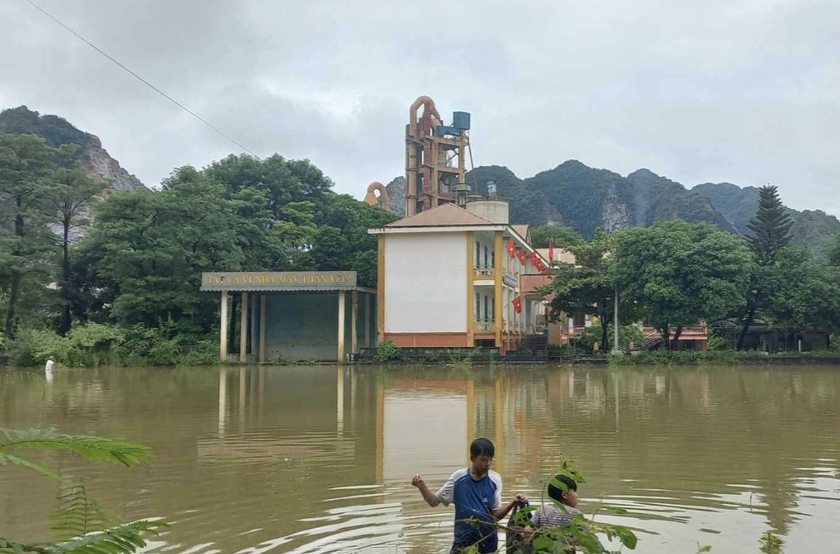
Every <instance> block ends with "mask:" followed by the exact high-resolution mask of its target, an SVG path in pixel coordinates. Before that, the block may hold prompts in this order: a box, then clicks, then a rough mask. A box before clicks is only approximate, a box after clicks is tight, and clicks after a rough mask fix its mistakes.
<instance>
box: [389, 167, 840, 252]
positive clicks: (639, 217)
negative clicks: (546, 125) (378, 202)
mask: <svg viewBox="0 0 840 554" xmlns="http://www.w3.org/2000/svg"><path fill="white" fill-rule="evenodd" d="M466 180H467V183H468V184H471V185H473V186H474V187H475V186H476V185H477V187H478V190H479V191H480V192H482V193H486V192H487V182H488V181H495V182H496V186H497V190H498V194H499V196H500V197H501V198H504V199H506V200H508V201H509V202H510V217H511V221H512V222H513V223H530V224H532V225H534V226H538V225H542V224H545V223H563V224H566V225H570V226H572V227H574V229H575V230H577V231H578V232H579V233H581V234H583V235H584V236H585V237H591V236H592V235H593V234H594V232H595V229H596V228H598V227H600V228H602V229H605V230H608V231H612V230H615V229H623V228H626V227H631V226H636V225H639V226H648V225H651V224H652V223H653V222H655V221H659V220H667V219H684V220H686V221H708V222H710V223H713V224H715V225H717V226H718V227H720V228H721V229H723V230H725V231H729V232H731V233H736V234H739V235H748V234H749V229H748V227H747V223H748V222H749V220H750V219H751V218H752V217H753V215H754V214H755V212H756V210H757V209H758V189H757V188H756V187H744V188H741V187H739V186H737V185H733V184H731V183H717V184H715V183H704V184H702V185H697V186H695V187H693V188H686V187H685V186H684V185H682V184H681V183H678V182H676V181H672V180H670V179H668V178H666V177H663V176H660V175H657V174H656V173H654V172H652V171H650V170H649V169H639V170H637V171H634V172H633V173H630V174H629V175H627V176H626V177H623V176H621V175H619V174H618V173H614V172H612V171H608V170H606V169H596V168H591V167H588V166H586V165H585V164H583V163H581V162H579V161H577V160H569V161H567V162H564V163H562V164H560V165H558V166H557V167H555V168H554V169H551V170H548V171H543V172H541V173H538V174H537V175H534V176H533V177H529V178H526V179H520V178H519V177H517V176H516V175H515V174H514V173H513V172H512V171H510V170H509V169H508V168H506V167H502V166H482V167H477V168H476V169H475V170H474V171H471V172H469V173H468V174H467V176H466ZM400 186H402V187H403V188H404V186H405V185H404V180H403V181H400V182H398V181H397V180H394V181H393V182H392V183H391V184H389V185H388V187H389V189H388V190H389V193H390V195H391V205H392V206H397V205H398V204H397V203H395V200H394V198H395V197H398V198H404V194H405V193H404V192H402V193H400V192H399V191H397V190H396V189H398V188H399V187H400ZM392 188H393V189H394V190H393V191H392ZM397 202H399V201H397ZM399 209H400V210H402V209H404V208H403V207H402V206H401V205H399ZM790 213H791V217H792V219H793V220H794V225H793V227H792V229H791V233H792V234H793V240H792V243H793V244H796V245H807V246H811V247H812V248H813V249H814V250H815V251H816V252H817V253H818V254H819V255H821V256H822V255H825V254H826V253H827V251H828V248H829V245H830V243H831V241H832V239H833V237H834V236H836V235H837V234H838V233H840V221H838V219H837V218H836V217H834V216H833V215H829V214H826V213H825V212H822V211H820V210H814V211H811V210H805V211H802V212H799V211H797V210H793V209H791V210H790Z"/></svg>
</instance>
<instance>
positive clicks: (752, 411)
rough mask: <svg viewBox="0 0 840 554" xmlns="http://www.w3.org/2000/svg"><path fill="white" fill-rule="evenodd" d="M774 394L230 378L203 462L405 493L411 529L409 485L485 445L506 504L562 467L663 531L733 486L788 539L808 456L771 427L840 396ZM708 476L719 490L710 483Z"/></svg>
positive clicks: (599, 379)
mask: <svg viewBox="0 0 840 554" xmlns="http://www.w3.org/2000/svg"><path fill="white" fill-rule="evenodd" d="M716 385H717V386H716ZM777 385H779V381H778V376H776V379H775V380H773V381H772V382H771V381H770V380H769V378H767V377H766V376H765V375H764V374H763V373H760V372H752V373H750V372H741V373H738V374H737V375H736V374H732V375H723V374H715V373H710V372H705V371H697V372H678V373H664V374H663V373H657V372H653V371H643V372H642V371H640V372H635V371H633V372H631V371H609V370H600V369H590V370H566V371H552V372H545V373H531V372H501V373H498V374H493V373H490V372H481V371H475V372H470V373H464V374H454V373H448V374H447V373H436V374H435V373H430V372H423V373H414V372H411V371H396V370H395V371H391V372H387V373H378V372H376V371H370V370H364V369H362V370H360V369H358V368H352V369H351V368H333V369H327V370H323V369H317V370H313V369H312V368H282V369H276V368H273V369H272V368H251V369H224V368H223V369H222V370H221V371H220V378H219V395H218V397H219V405H218V410H219V413H218V427H217V429H216V430H215V432H214V433H213V435H211V436H205V437H203V438H201V440H200V441H199V449H198V452H199V458H200V459H203V460H207V461H209V462H212V461H213V460H215V459H220V458H222V457H226V458H227V457H230V458H233V457H235V458H236V459H238V460H241V461H242V462H243V463H259V462H266V463H267V462H269V461H270V462H272V463H277V464H279V466H281V474H282V475H283V476H284V477H283V479H284V481H283V484H282V485H281V486H284V487H286V488H288V490H292V488H290V487H293V484H294V483H296V482H300V481H301V480H306V482H310V481H314V482H320V481H323V482H329V483H334V482H336V481H340V482H346V483H352V484H357V485H358V484H365V485H369V486H370V487H378V489H376V490H382V491H392V492H383V493H382V496H381V497H376V498H374V499H373V500H371V502H372V503H380V502H385V500H384V499H385V498H389V501H391V502H393V501H394V498H393V497H392V496H389V495H392V494H395V493H394V492H393V491H397V493H396V494H401V495H407V496H401V497H399V501H400V502H403V506H402V508H401V509H402V512H401V513H402V517H406V518H409V519H410V518H411V517H413V515H417V516H418V517H419V516H420V515H423V516H424V517H426V516H428V513H427V512H426V511H425V508H424V506H423V505H422V504H420V503H416V502H413V501H406V500H405V499H415V500H416V495H415V494H414V491H413V490H411V489H408V491H410V494H409V493H408V492H407V491H406V489H407V482H408V480H409V479H410V477H411V476H412V475H413V474H415V473H420V474H421V475H423V476H424V477H425V478H426V479H427V482H428V483H429V486H430V487H432V488H434V487H436V486H439V485H440V484H442V482H443V480H444V479H445V478H446V477H447V476H448V475H449V474H450V473H451V472H452V471H453V470H454V469H457V468H458V467H460V466H464V465H466V463H467V448H468V445H469V442H470V441H471V440H472V439H473V438H475V437H478V436H485V437H488V438H490V439H492V440H493V441H494V442H495V443H496V446H497V456H496V458H497V459H496V469H497V470H498V471H499V472H500V473H502V474H503V476H504V478H505V483H506V485H505V490H506V494H509V493H513V492H516V491H517V490H528V491H531V492H532V493H534V491H536V490H538V489H539V486H540V481H541V480H542V479H544V477H545V476H546V474H547V473H551V472H552V471H553V470H554V469H556V468H557V466H558V465H559V464H560V462H561V460H562V459H563V456H565V457H566V458H568V459H570V460H571V461H573V462H574V464H575V465H576V466H577V467H579V468H581V469H582V470H583V471H584V473H585V475H587V477H588V478H589V481H590V483H591V484H587V497H589V498H597V497H599V496H601V495H609V496H611V497H612V498H614V499H617V502H619V503H625V504H626V505H627V506H628V507H630V508H633V507H636V508H637V509H638V508H640V507H641V509H642V510H643V511H644V513H645V514H646V516H645V517H653V518H654V519H655V518H660V519H663V518H664V519H670V518H673V517H676V516H674V515H668V514H673V513H680V514H684V515H683V516H680V517H694V516H696V513H695V512H697V511H698V510H699V511H701V512H704V513H711V512H707V510H709V509H712V508H715V507H720V504H721V502H726V507H725V510H733V509H734V510H738V509H746V508H745V506H747V504H748V503H749V502H750V500H749V499H748V498H747V496H749V494H747V496H744V494H741V493H740V491H739V489H737V486H739V485H742V484H750V486H751V487H752V489H751V490H753V491H754V492H755V497H754V498H753V499H752V506H753V508H754V511H755V516H756V517H766V518H767V520H768V522H769V524H770V525H771V526H772V527H773V528H774V529H777V530H778V531H782V532H784V531H785V530H787V529H788V528H789V527H790V525H791V523H792V522H794V521H795V517H796V515H795V512H794V510H796V509H797V507H796V502H797V500H796V499H795V498H794V497H792V496H791V495H790V494H788V493H785V492H784V491H786V490H794V489H795V488H796V483H797V482H798V479H800V478H801V474H802V471H805V470H804V469H803V470H801V469H796V468H799V467H800V466H798V465H797V462H796V459H798V458H797V457H798V456H800V455H801V454H802V453H803V452H804V451H807V450H808V448H809V447H810V448H812V447H813V445H810V446H808V445H807V444H806V442H805V440H806V437H805V436H804V435H803V436H800V435H796V436H793V435H791V436H785V437H784V439H783V438H782V437H783V435H785V434H784V433H783V431H782V430H780V429H778V428H776V427H775V426H769V427H768V425H767V424H765V423H764V422H769V421H773V419H772V418H773V417H776V416H778V410H779V409H780V405H782V403H784V405H787V404H790V403H791V402H794V403H796V405H797V406H798V408H797V412H796V415H795V417H796V418H801V417H803V414H804V413H813V414H816V413H820V414H822V413H826V412H825V410H826V408H825V406H827V405H829V404H830V401H831V399H833V398H836V396H837V391H836V389H832V388H825V387H822V388H821V387H819V386H816V387H813V388H807V387H804V386H803V385H802V383H801V377H800V378H799V379H798V380H797V378H796V377H795V376H791V378H790V383H789V384H788V385H787V386H786V387H782V388H783V389H784V390H781V389H779V387H778V386H777ZM767 387H770V388H769V389H768V388H767ZM777 389H778V390H777ZM762 390H763V391H765V393H764V394H760V391H762ZM303 391H305V393H304V392H303ZM773 391H776V392H773ZM806 399H807V400H806ZM834 413H835V414H836V410H835V411H834ZM773 414H776V416H774V415H773ZM791 417H793V415H791ZM777 419H778V418H777ZM812 421H815V420H812ZM292 422H293V423H292ZM827 424H828V420H825V421H823V420H820V423H819V424H818V427H823V426H825V425H827ZM799 443H802V445H803V446H804V447H805V448H803V447H800V446H796V445H797V444H799ZM812 453H813V452H812ZM810 455H811V454H807V456H810ZM285 458H289V459H290V461H289V462H285V463H279V462H281V461H283V460H284V459H285ZM712 468H719V473H720V474H721V475H726V478H725V480H722V481H721V480H718V478H717V477H711V476H710V475H709V472H711V471H712ZM715 471H718V470H715ZM286 482H288V484H287V483H286ZM733 487H735V488H733ZM659 489H662V490H668V491H669V494H670V495H671V496H673V499H672V500H670V501H669V502H668V505H667V506H664V505H661V500H658V499H657V498H658V497H657V496H656V494H657V493H655V492H651V491H655V490H659ZM733 491H734V492H733ZM325 494H327V493H325ZM739 494H740V496H739ZM723 499H725V500H723ZM307 510H311V511H313V513H318V512H319V510H323V507H322V506H319V505H317V504H315V503H314V502H313V503H312V504H311V506H303V507H302V512H305V513H309V512H307ZM692 514H694V516H693V515H692ZM721 517H723V516H721ZM651 525H654V526H655V525H656V524H655V523H652V524H651Z"/></svg>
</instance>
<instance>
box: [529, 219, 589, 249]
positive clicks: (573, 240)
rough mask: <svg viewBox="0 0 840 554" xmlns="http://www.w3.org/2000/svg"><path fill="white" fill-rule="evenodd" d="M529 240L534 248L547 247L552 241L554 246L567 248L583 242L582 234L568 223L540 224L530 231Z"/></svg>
mask: <svg viewBox="0 0 840 554" xmlns="http://www.w3.org/2000/svg"><path fill="white" fill-rule="evenodd" d="M531 242H532V243H533V245H534V247H536V248H548V246H549V244H551V243H552V242H553V243H554V247H555V248H564V249H568V248H569V247H570V246H576V245H578V244H582V243H583V242H585V239H584V238H583V235H581V234H580V233H578V232H577V231H575V230H574V229H573V228H572V227H569V226H568V225H553V224H548V225H541V226H539V227H537V228H536V229H534V230H532V231H531Z"/></svg>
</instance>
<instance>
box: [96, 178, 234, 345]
mask: <svg viewBox="0 0 840 554" xmlns="http://www.w3.org/2000/svg"><path fill="white" fill-rule="evenodd" d="M237 208H238V206H237V205H236V204H235V203H234V202H232V201H229V200H227V199H226V198H225V194H224V188H223V187H222V186H221V185H218V184H216V183H214V182H212V181H209V180H208V179H207V178H206V177H205V176H204V175H202V174H201V173H199V172H195V171H189V170H184V171H181V172H178V173H177V174H176V175H175V176H173V178H172V179H170V180H168V181H167V182H165V183H164V187H163V190H161V191H152V190H148V189H140V190H136V191H126V192H113V193H111V194H110V195H109V196H108V198H107V199H106V200H105V201H104V202H102V203H100V204H99V205H97V209H96V222H95V224H94V226H93V229H92V230H91V232H90V233H89V235H88V237H87V238H86V240H85V242H84V244H83V246H82V249H83V251H84V254H86V255H87V256H89V257H90V258H92V259H93V260H94V263H95V266H96V272H97V278H98V279H100V280H101V285H100V288H103V287H111V288H112V289H113V290H112V291H111V292H110V293H107V292H106V294H110V295H111V296H112V297H113V298H114V301H113V306H112V307H111V315H112V317H113V318H114V319H116V320H117V321H118V322H119V323H120V324H122V325H134V324H138V323H141V324H144V325H146V326H148V327H155V326H157V325H160V324H161V323H162V322H163V321H167V320H170V319H171V320H173V321H175V322H177V323H178V324H179V326H180V328H181V330H182V331H185V332H194V333H197V332H206V331H208V330H209V329H210V328H211V327H212V326H213V325H214V324H215V320H216V318H215V315H214V314H215V306H216V302H214V299H213V298H211V297H210V295H206V294H202V293H201V292H200V291H199V288H200V284H201V283H200V280H201V272H202V271H210V270H216V271H237V270H239V269H240V268H241V267H242V263H243V260H244V255H243V250H242V243H241V242H240V234H239V231H240V230H241V229H242V225H241V221H240V218H239V217H238V212H237Z"/></svg>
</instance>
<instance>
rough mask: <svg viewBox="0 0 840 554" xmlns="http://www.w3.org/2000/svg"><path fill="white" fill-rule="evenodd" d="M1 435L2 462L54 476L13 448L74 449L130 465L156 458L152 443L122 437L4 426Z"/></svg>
mask: <svg viewBox="0 0 840 554" xmlns="http://www.w3.org/2000/svg"><path fill="white" fill-rule="evenodd" d="M0 434H1V435H2V437H0V465H5V464H6V463H7V462H11V463H14V464H17V465H22V466H25V467H28V468H30V469H33V470H35V471H37V472H39V473H41V474H42V475H47V476H49V477H53V478H56V477H57V475H56V474H55V472H53V471H52V470H50V469H48V468H46V467H43V466H41V465H38V464H36V463H34V462H30V461H29V460H26V459H24V458H20V457H18V456H15V455H13V454H10V453H9V451H10V450H17V449H22V448H36V449H45V448H49V449H51V450H70V451H73V452H77V453H78V454H81V455H82V456H84V457H85V458H87V459H88V460H91V461H93V462H99V461H106V462H114V463H120V464H122V465H124V466H126V467H131V466H133V465H136V464H139V463H143V462H149V461H151V458H152V449H151V448H149V447H148V446H145V445H142V444H137V443H133V442H128V441H126V440H123V439H119V438H111V437H96V436H93V435H68V434H63V433H58V432H56V431H55V429H29V430H14V429H0Z"/></svg>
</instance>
